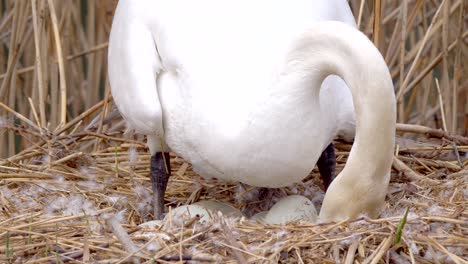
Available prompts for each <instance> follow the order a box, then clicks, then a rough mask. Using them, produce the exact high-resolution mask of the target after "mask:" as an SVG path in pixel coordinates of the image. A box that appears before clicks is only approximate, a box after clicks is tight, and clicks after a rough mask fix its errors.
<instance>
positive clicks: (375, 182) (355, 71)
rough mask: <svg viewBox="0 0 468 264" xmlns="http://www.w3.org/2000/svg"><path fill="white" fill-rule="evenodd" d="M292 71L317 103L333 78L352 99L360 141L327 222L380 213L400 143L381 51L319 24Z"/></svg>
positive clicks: (301, 44) (296, 53) (345, 30)
mask: <svg viewBox="0 0 468 264" xmlns="http://www.w3.org/2000/svg"><path fill="white" fill-rule="evenodd" d="M296 43H297V45H296V47H294V49H293V51H292V52H291V53H290V56H289V61H288V69H289V70H290V72H291V74H294V75H297V76H295V79H297V80H302V81H303V82H305V83H309V85H298V86H296V87H298V88H297V89H301V91H298V92H301V93H304V88H303V87H310V89H309V90H308V91H309V92H310V93H311V94H310V96H311V97H314V98H317V97H318V93H319V89H320V84H321V83H322V81H323V80H324V78H325V77H326V76H328V75H330V74H336V75H339V76H341V77H342V78H343V79H344V81H345V82H346V84H347V85H348V87H349V89H350V90H351V93H352V95H353V103H354V106H355V111H356V136H355V141H354V145H353V147H352V150H351V153H350V155H349V158H348V162H347V163H346V166H345V168H344V169H343V171H342V172H341V174H340V175H339V176H338V178H337V179H336V180H335V181H334V182H333V183H332V185H331V186H330V188H329V189H328V192H327V194H326V195H325V198H324V203H323V206H322V211H321V213H320V215H321V219H322V220H337V219H340V218H344V217H354V216H357V215H358V214H360V213H368V214H371V215H374V214H375V213H376V212H378V210H379V208H380V205H381V203H382V202H383V199H384V197H385V193H386V190H387V187H388V182H389V174H390V169H391V164H392V157H393V147H394V138H395V122H396V114H395V96H394V89H393V84H392V80H391V76H390V74H389V71H388V68H387V66H386V64H385V61H384V60H383V58H382V56H381V54H380V53H379V51H378V50H377V49H376V48H375V47H374V46H373V44H372V43H371V42H370V41H369V40H368V39H367V37H366V36H364V35H363V34H362V33H361V32H359V31H357V30H356V29H354V28H351V27H348V26H345V25H343V24H341V23H337V22H326V23H320V24H318V25H317V26H316V27H314V28H312V29H311V30H310V31H308V32H306V33H305V34H304V35H303V36H302V38H301V39H300V40H299V41H297V42H296Z"/></svg>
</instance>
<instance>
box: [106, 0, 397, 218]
mask: <svg viewBox="0 0 468 264" xmlns="http://www.w3.org/2000/svg"><path fill="white" fill-rule="evenodd" d="M323 20H339V21H344V22H346V23H348V24H350V25H354V19H353V17H352V14H351V11H350V9H349V6H348V3H347V2H346V1H345V0H332V1H330V0H320V1H308V0H297V1H293V2H290V1H289V2H288V1H279V0H277V1H267V0H258V1H247V0H237V1H217V0H200V1H189V0H171V1H169V0H139V1H131V0H120V1H119V4H118V7H117V10H116V13H115V16H114V21H113V25H112V31H111V35H110V41H109V79H110V83H111V87H112V94H113V97H114V100H115V103H116V104H117V106H118V108H119V110H120V112H121V113H122V115H123V116H124V118H125V119H126V120H127V121H128V123H129V124H130V125H131V126H132V127H133V128H135V129H136V130H137V131H138V132H140V133H143V134H146V135H147V136H148V146H149V148H150V152H151V154H152V160H151V179H152V183H153V190H154V192H155V198H154V201H155V217H160V216H161V215H162V212H163V211H162V210H163V207H162V202H163V197H164V192H165V189H166V185H167V179H168V177H169V175H168V174H167V173H166V168H165V165H164V162H163V161H162V160H163V158H164V155H163V154H162V153H165V152H167V151H169V150H172V151H173V152H175V153H177V154H178V155H180V156H182V157H183V158H184V159H186V160H188V161H189V162H191V164H192V166H193V168H194V170H195V171H197V172H198V173H199V174H201V175H203V176H206V177H217V178H220V179H225V180H230V181H240V182H244V183H247V184H250V185H254V186H263V187H280V186H288V185H291V184H292V183H294V182H299V181H301V180H302V179H303V178H305V177H306V176H307V175H308V174H309V172H310V171H311V169H312V168H313V166H314V164H315V163H316V162H317V160H318V159H319V157H320V155H321V153H322V151H323V150H324V149H325V148H326V147H327V146H328V145H329V143H330V142H331V140H332V139H333V138H334V137H335V136H336V135H337V134H339V133H344V134H348V135H349V134H352V130H353V124H354V122H353V114H352V113H353V103H352V102H351V96H350V93H349V90H350V91H351V93H352V95H353V96H352V99H353V102H354V105H355V106H356V124H357V126H356V138H355V143H354V145H353V148H352V150H351V153H350V156H349V159H348V162H347V164H346V166H345V168H344V169H343V171H342V172H341V174H340V175H339V176H338V177H337V178H336V179H335V180H334V181H333V182H332V183H331V185H330V187H329V189H328V191H327V193H326V195H325V198H324V202H323V207H322V210H321V211H320V215H319V218H320V219H321V220H322V221H328V220H339V219H343V218H347V217H355V216H356V215H357V214H359V213H368V214H370V215H371V216H375V214H376V213H377V212H378V210H379V208H380V206H381V204H382V203H383V200H384V197H385V194H386V189H387V186H388V182H389V173H390V167H391V162H392V155H393V154H392V150H393V146H394V133H395V99H394V92H393V85H392V80H391V77H390V75H389V72H388V68H387V66H386V65H385V62H384V60H383V59H382V56H381V55H380V53H379V52H378V50H377V49H376V48H375V47H374V46H373V44H372V43H371V42H370V41H369V40H368V39H367V37H365V36H364V35H363V34H362V33H360V32H359V31H357V30H356V29H355V28H353V27H352V26H347V25H345V24H343V23H338V22H321V23H319V21H323ZM331 74H335V75H338V76H341V77H342V78H343V79H344V81H345V82H346V84H348V85H349V90H348V88H347V86H346V85H345V84H344V83H343V81H342V80H341V79H339V78H338V77H332V78H327V82H326V83H324V84H323V85H322V83H323V81H324V79H325V78H326V77H327V76H329V75H331ZM321 85H322V89H320V87H321ZM165 158H166V160H168V155H167V154H166V156H165ZM168 165H169V164H167V165H166V166H168Z"/></svg>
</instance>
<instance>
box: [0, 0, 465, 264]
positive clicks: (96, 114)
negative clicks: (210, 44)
mask: <svg viewBox="0 0 468 264" xmlns="http://www.w3.org/2000/svg"><path fill="white" fill-rule="evenodd" d="M348 2H349V3H350V5H351V8H352V11H353V13H354V15H355V17H356V21H357V24H358V27H359V29H360V30H361V31H363V32H364V33H365V34H366V35H367V36H369V38H370V39H372V41H373V42H374V44H375V45H376V47H377V48H378V49H379V50H380V51H381V53H382V55H383V57H384V58H385V61H386V62H387V65H388V67H389V69H390V72H391V76H392V79H393V81H394V85H395V91H396V97H397V106H398V107H397V109H398V110H397V111H398V113H397V114H398V121H399V122H401V124H398V126H397V131H398V138H397V145H396V149H395V157H394V161H393V169H392V177H391V183H390V187H389V189H388V193H387V197H386V203H385V206H384V208H383V209H382V211H381V214H380V217H379V218H378V219H369V218H367V217H366V216H361V217H360V218H358V219H351V220H347V221H343V222H339V223H324V224H311V223H306V222H294V223H289V224H287V225H281V226H278V225H277V226H274V225H263V224H259V223H257V222H253V221H250V220H247V219H232V218H226V217H223V216H215V217H214V220H213V222H212V223H210V224H201V223H199V222H198V221H197V219H196V218H194V219H170V221H168V222H167V223H166V224H165V225H164V226H161V227H151V226H149V227H148V226H140V224H141V223H143V222H146V221H148V220H150V219H151V218H152V216H151V209H152V205H151V187H150V180H149V177H148V174H149V159H150V157H149V155H148V152H147V150H146V148H145V144H144V139H143V138H141V137H139V136H134V135H131V134H128V133H127V134H126V133H123V132H122V131H124V130H125V124H124V123H123V122H122V121H121V119H120V118H119V115H118V113H117V111H115V110H112V106H111V104H110V102H111V95H110V91H109V89H110V88H109V85H107V82H106V80H107V65H106V61H107V52H106V48H107V38H108V35H109V30H110V27H111V22H112V14H113V12H114V10H115V5H116V3H117V1H116V0H101V1H52V0H49V1H34V0H33V1H18V0H16V1H15V0H3V1H0V14H1V15H0V40H1V41H0V45H1V48H0V146H2V147H1V148H0V157H3V158H5V159H0V262H1V263H23V262H24V263H65V262H72V263H90V262H92V263H121V262H133V263H138V262H140V263H154V262H161V263H167V262H181V261H182V262H191V263H199V262H221V263H224V262H227V263H236V262H240V263H247V262H252V263H269V262H273V263H274V262H281V263H347V264H348V263H467V259H468V239H467V237H468V234H467V233H468V226H467V224H466V223H467V222H468V221H467V212H466V207H467V196H468V191H467V190H468V188H467V184H468V161H467V152H468V139H467V138H466V136H468V114H467V113H468V108H467V106H468V103H467V102H468V89H467V87H468V81H467V78H466V76H468V71H467V69H468V67H464V65H463V63H464V62H465V61H466V59H464V58H466V53H467V50H466V44H467V36H468V31H467V30H466V15H465V10H466V3H465V2H466V1H463V0H452V1H446V0H434V1H421V0H387V1H381V0H375V1H364V0H349V1H348ZM240 19H241V17H240ZM103 98H104V99H103ZM406 123H408V124H419V125H406ZM420 125H422V126H420ZM431 128H442V130H436V129H431ZM447 131H449V132H450V133H448V132H447ZM461 135H462V136H461ZM335 143H336V144H335V147H336V151H337V152H336V153H337V162H338V166H337V170H338V171H340V170H341V169H342V168H343V166H344V164H345V162H346V159H347V157H348V155H349V150H350V148H351V145H350V144H347V143H343V142H335ZM4 146H6V147H4ZM171 162H172V170H173V171H172V177H171V179H170V181H169V186H168V190H167V193H166V197H165V198H166V205H167V206H168V207H176V206H179V205H183V204H191V203H193V202H197V201H200V200H216V201H224V202H228V203H230V204H232V205H234V206H235V207H237V208H238V209H240V210H241V211H242V212H243V213H244V214H246V215H251V214H254V213H255V212H256V211H258V210H263V209H266V208H268V207H269V206H271V205H272V204H271V202H274V200H275V199H279V198H280V197H283V196H285V195H292V194H300V195H303V196H306V197H308V198H309V199H310V200H311V201H312V202H313V203H314V204H315V206H316V207H317V209H319V208H320V205H321V201H322V199H323V191H322V188H321V182H320V180H319V177H318V172H317V171H316V170H314V171H312V173H311V174H310V176H309V177H307V178H306V179H304V181H303V182H301V183H297V184H294V185H292V186H290V187H287V188H281V189H277V190H275V192H274V193H275V194H274V195H273V196H272V197H271V199H262V195H259V193H260V191H259V190H258V189H256V188H252V187H249V186H245V185H241V184H236V183H234V184H233V183H226V182H222V181H217V180H214V179H213V180H205V179H203V178H201V177H199V176H198V175H196V174H195V173H194V172H193V171H192V170H191V168H190V164H188V163H187V162H185V161H184V160H183V159H181V158H180V157H176V156H174V155H172V157H171ZM406 213H407V214H406Z"/></svg>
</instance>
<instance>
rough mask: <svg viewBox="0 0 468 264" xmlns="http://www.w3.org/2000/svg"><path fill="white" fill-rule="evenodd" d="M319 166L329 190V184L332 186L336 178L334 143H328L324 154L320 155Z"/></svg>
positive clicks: (324, 184)
mask: <svg viewBox="0 0 468 264" xmlns="http://www.w3.org/2000/svg"><path fill="white" fill-rule="evenodd" d="M317 167H318V169H319V171H320V176H321V177H322V181H323V186H324V187H325V191H327V189H328V186H330V184H331V182H332V181H333V179H334V178H335V167H336V157H335V148H334V146H333V143H330V145H328V146H327V148H326V149H325V150H324V151H323V152H322V155H320V158H319V160H318V161H317Z"/></svg>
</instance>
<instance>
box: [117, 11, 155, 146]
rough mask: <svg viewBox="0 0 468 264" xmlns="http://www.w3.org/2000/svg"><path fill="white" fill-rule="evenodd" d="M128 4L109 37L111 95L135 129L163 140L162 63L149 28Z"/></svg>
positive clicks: (119, 13)
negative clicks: (159, 91)
mask: <svg viewBox="0 0 468 264" xmlns="http://www.w3.org/2000/svg"><path fill="white" fill-rule="evenodd" d="M128 5H129V4H122V5H119V6H118V7H117V10H116V12H115V16H114V20H113V24H112V30H111V34H110V38H109V55H108V56H109V57H108V64H109V66H108V67H109V81H110V85H111V90H112V95H113V98H114V101H115V103H116V105H117V107H118V109H119V111H120V113H121V114H122V116H123V117H124V118H125V120H126V121H127V122H128V124H129V125H130V126H131V127H132V128H134V129H136V131H137V132H139V133H143V134H146V135H151V136H155V135H157V136H159V137H162V135H163V125H162V109H161V103H160V100H159V95H158V90H157V83H156V78H157V74H158V73H159V72H160V71H161V69H162V66H161V61H160V59H159V55H158V51H157V49H156V44H155V41H154V39H153V36H152V33H151V31H150V29H149V28H148V26H147V24H145V23H144V21H143V20H142V19H141V18H140V17H139V16H138V14H135V12H134V11H132V8H131V7H130V6H128Z"/></svg>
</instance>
